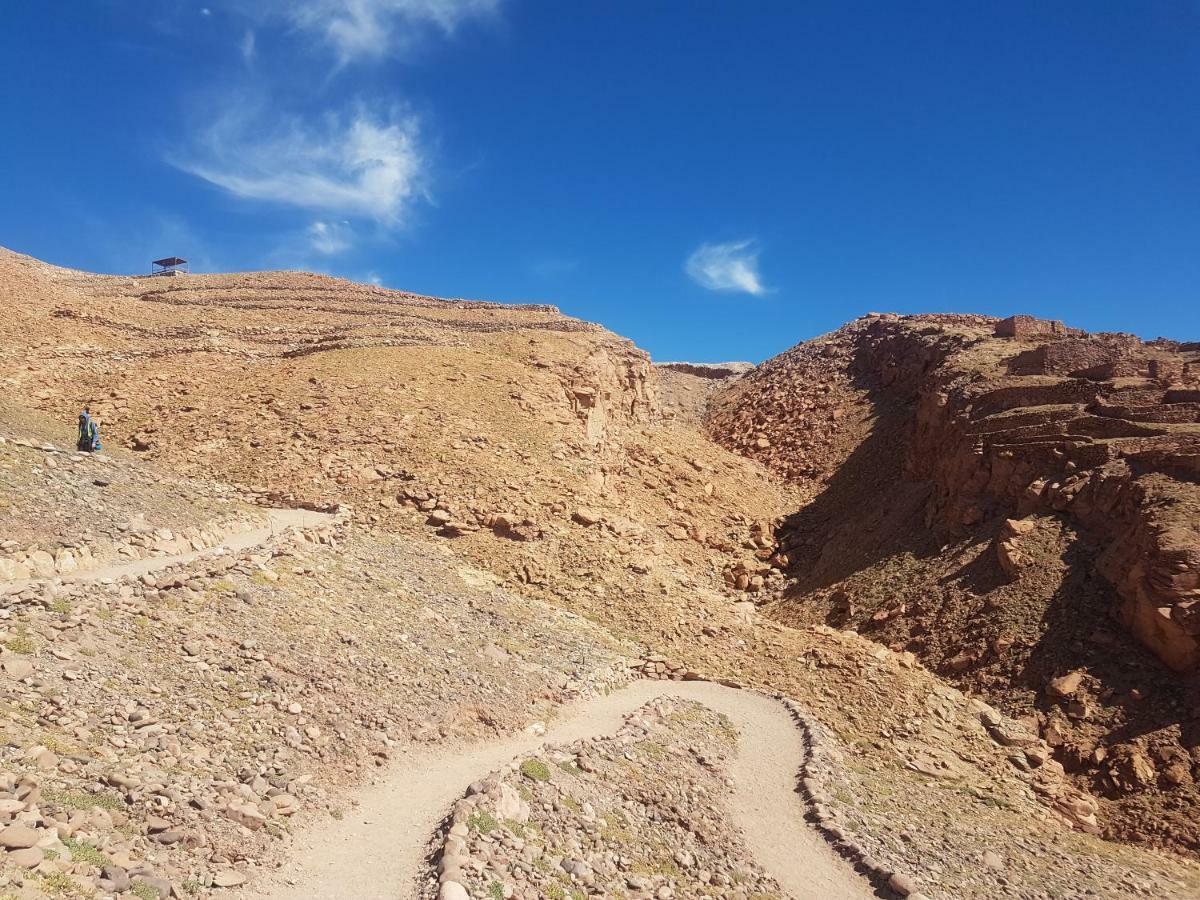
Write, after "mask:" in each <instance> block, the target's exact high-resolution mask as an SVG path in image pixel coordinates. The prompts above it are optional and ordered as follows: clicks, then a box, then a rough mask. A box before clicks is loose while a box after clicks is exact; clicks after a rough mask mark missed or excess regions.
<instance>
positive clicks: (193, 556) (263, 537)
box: [0, 509, 333, 593]
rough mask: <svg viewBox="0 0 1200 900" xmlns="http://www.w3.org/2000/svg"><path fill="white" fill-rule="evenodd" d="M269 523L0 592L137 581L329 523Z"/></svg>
mask: <svg viewBox="0 0 1200 900" xmlns="http://www.w3.org/2000/svg"><path fill="white" fill-rule="evenodd" d="M267 517H268V524H266V525H264V526H263V527H262V528H251V529H249V530H248V531H239V532H237V533H235V534H231V535H229V536H228V537H227V538H225V540H223V541H222V542H221V543H220V544H218V545H217V546H215V547H208V548H206V549H204V550H192V551H189V552H188V553H177V554H175V555H173V556H151V557H148V558H146V559H135V560H131V561H130V562H127V563H116V564H113V565H109V566H99V567H97V568H95V569H86V570H84V571H82V572H72V573H71V574H70V575H56V576H54V577H53V578H26V579H24V580H21V581H7V582H0V593H9V592H12V591H19V590H24V589H25V588H26V587H28V586H29V585H33V584H42V583H44V582H47V581H63V582H68V583H69V582H81V581H100V580H102V579H105V578H125V577H130V578H137V577H138V576H139V575H145V574H147V573H149V572H157V571H159V570H161V569H166V568H169V567H171V566H175V565H180V564H182V563H189V562H193V561H194V560H197V559H202V558H204V557H207V556H216V555H218V554H222V553H236V552H237V551H239V550H247V549H249V548H250V547H257V546H258V545H259V544H265V543H266V542H267V541H269V540H270V539H271V538H273V537H274V536H275V535H277V534H279V532H281V531H286V530H287V529H288V528H315V527H317V526H319V525H324V524H325V523H327V522H329V521H331V520H332V519H333V516H331V515H330V514H329V513H321V512H314V511H312V510H308V509H271V510H267Z"/></svg>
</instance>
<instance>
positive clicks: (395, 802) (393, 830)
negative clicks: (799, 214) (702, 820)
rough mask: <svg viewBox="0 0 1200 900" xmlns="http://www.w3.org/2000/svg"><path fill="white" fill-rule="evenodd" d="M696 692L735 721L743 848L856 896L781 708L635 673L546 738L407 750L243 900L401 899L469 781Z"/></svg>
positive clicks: (570, 708)
mask: <svg viewBox="0 0 1200 900" xmlns="http://www.w3.org/2000/svg"><path fill="white" fill-rule="evenodd" d="M664 695H671V696H678V697H682V698H684V699H687V700H695V701H697V702H699V703H702V704H704V705H705V706H707V707H709V708H710V709H712V710H714V711H716V712H720V713H724V714H725V715H727V716H728V717H729V718H730V719H731V720H732V722H733V724H734V725H735V726H736V727H737V729H738V733H739V738H738V753H737V757H736V759H735V760H734V763H733V766H732V775H733V779H734V796H733V799H732V807H731V809H730V810H729V812H730V814H731V815H732V817H733V819H734V821H735V823H736V824H737V825H738V827H739V828H740V829H741V831H742V833H743V835H744V837H745V841H746V845H747V847H748V848H749V850H750V852H751V853H753V854H754V857H755V859H756V860H757V861H758V863H759V865H761V866H762V867H763V869H764V870H765V871H767V872H768V873H769V874H771V875H772V876H774V877H775V879H776V880H777V881H778V882H779V884H780V885H781V886H782V887H783V889H784V890H785V891H786V892H787V894H788V896H789V897H792V898H794V900H865V898H869V897H873V896H875V894H873V893H872V891H871V889H870V888H869V887H868V885H867V882H866V881H865V879H863V878H862V877H861V876H859V875H858V874H857V873H856V872H855V871H854V870H853V869H852V868H851V866H850V865H849V864H848V863H847V862H846V861H845V860H843V859H841V858H840V857H838V856H837V855H836V854H835V853H834V852H833V850H832V849H831V848H830V847H829V846H828V845H827V844H826V843H825V841H824V840H823V839H822V838H821V837H820V836H819V835H818V834H817V833H816V832H815V831H814V830H813V829H812V828H811V827H810V826H809V825H808V824H807V823H806V822H805V820H804V812H805V806H804V802H803V801H802V800H801V799H800V796H799V795H798V794H797V793H796V779H797V775H798V773H799V772H800V768H801V764H802V763H803V760H804V747H803V744H802V741H801V736H800V733H799V731H798V730H797V727H796V723H795V722H794V721H793V720H792V718H791V716H790V714H789V713H788V711H787V710H786V709H785V708H784V706H783V705H782V704H781V703H779V702H777V701H774V700H771V699H769V698H767V697H764V696H762V695H759V694H755V693H751V692H749V691H739V690H735V689H733V688H727V687H722V686H721V685H717V684H711V683H709V682H663V681H638V682H635V683H633V684H632V685H630V686H629V687H627V688H625V689H623V690H621V691H617V692H614V693H612V694H609V695H607V696H604V697H597V698H594V699H590V700H586V701H579V702H575V703H570V704H567V705H566V706H564V707H563V708H562V710H561V711H560V715H559V717H558V718H557V719H556V720H555V722H554V723H553V724H552V725H551V726H550V728H549V730H548V731H547V733H546V734H545V735H544V736H541V737H533V736H530V735H524V734H521V735H515V736H512V737H508V738H504V739H501V740H497V741H492V742H489V743H487V744H477V745H472V746H468V747H465V748H463V749H461V750H459V751H447V750H445V749H434V750H425V749H422V750H413V751H409V752H408V753H406V754H404V755H402V756H400V757H399V758H398V759H396V761H395V762H394V763H393V764H392V767H391V769H390V772H389V774H388V775H387V776H386V778H385V780H384V781H383V782H382V783H380V784H376V785H374V786H371V787H368V788H366V789H364V790H363V791H362V792H361V793H360V794H359V796H358V800H359V804H360V805H358V806H357V807H354V808H353V811H352V812H351V813H350V814H348V815H347V816H346V818H344V819H342V820H341V821H330V822H325V823H319V824H317V825H315V826H314V827H312V828H310V829H309V830H308V831H305V832H301V834H300V835H299V836H298V838H297V840H296V843H295V845H294V847H293V849H292V854H291V860H290V862H289V863H288V865H287V866H285V868H284V869H282V870H281V872H280V873H279V874H278V875H275V876H273V878H272V880H271V881H270V882H260V884H259V885H258V886H257V889H256V890H247V891H245V892H244V893H243V894H242V895H241V896H242V897H243V898H246V900H251V898H253V900H309V898H313V897H321V898H324V900H404V898H410V897H412V896H413V895H414V893H415V890H416V887H417V881H418V878H419V877H420V875H421V874H422V872H423V865H424V854H425V852H426V847H427V845H428V842H429V839H430V838H431V837H432V835H433V834H434V832H435V831H436V830H437V828H438V825H439V823H440V822H441V820H442V818H443V817H444V816H445V814H446V812H447V810H448V809H449V808H450V806H451V805H452V804H453V803H454V801H455V800H456V799H458V798H459V797H461V796H462V794H463V792H464V791H465V790H466V787H467V785H469V784H470V783H471V782H472V781H474V780H476V779H478V778H481V777H483V776H484V775H486V774H488V773H489V772H491V771H492V770H493V769H496V768H499V767H500V766H503V765H504V764H505V763H508V762H510V761H511V760H512V759H513V758H514V757H517V756H521V755H525V754H529V753H532V752H534V751H536V750H538V749H539V748H540V747H542V746H543V745H544V744H547V743H555V744H566V743H570V742H572V741H575V740H579V739H582V738H589V737H596V736H602V735H609V734H612V733H614V732H616V731H617V730H618V729H619V728H620V726H621V724H622V721H623V719H624V717H625V716H626V715H628V714H629V713H631V712H633V711H634V710H635V709H637V708H638V707H639V706H641V705H642V704H644V703H646V702H647V701H649V700H652V699H654V698H656V697H660V696H664Z"/></svg>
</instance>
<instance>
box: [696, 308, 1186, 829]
mask: <svg viewBox="0 0 1200 900" xmlns="http://www.w3.org/2000/svg"><path fill="white" fill-rule="evenodd" d="M997 335H1002V336H997ZM1198 350H1200V347H1197V346H1195V345H1189V344H1179V343H1176V342H1171V341H1165V340H1159V341H1154V342H1142V341H1140V340H1138V339H1136V338H1134V337H1132V336H1129V335H1085V334H1083V333H1081V332H1077V331H1074V330H1072V329H1068V328H1066V327H1065V326H1060V325H1059V324H1057V323H1040V322H1038V321H1036V320H1030V319H1021V318H1019V317H1018V318H1017V319H1015V320H1008V321H1007V323H998V322H997V321H996V320H994V319H989V318H985V317H972V316H909V317H897V316H882V315H871V316H868V317H864V318H862V319H860V320H858V321H856V322H853V323H851V324H850V325H847V326H845V327H844V328H842V329H839V330H838V331H837V332H834V333H833V334H830V335H824V336H822V337H820V338H817V339H815V340H813V341H810V342H807V343H805V344H802V345H799V346H797V347H795V348H793V349H792V350H789V351H787V352H786V353H784V354H782V355H781V356H779V357H776V358H775V359H773V360H770V361H768V362H767V363H765V364H763V365H762V366H760V367H759V368H758V369H756V370H755V371H754V372H752V373H750V374H749V375H747V376H746V377H744V378H742V379H741V380H740V381H738V382H737V383H736V384H734V385H732V386H730V387H728V388H726V389H724V390H723V391H721V392H719V393H718V394H717V395H716V396H715V397H714V398H713V401H712V404H711V407H710V410H711V411H710V415H709V417H708V420H707V425H708V428H709V431H710V434H712V436H713V437H714V438H715V439H716V440H717V441H718V442H720V443H723V444H724V445H726V446H728V447H731V448H733V449H736V450H737V451H738V452H741V453H743V454H745V455H747V456H750V457H752V458H755V459H757V460H759V461H761V462H762V463H764V464H766V465H768V466H770V467H771V468H773V469H774V470H775V471H777V472H779V473H781V474H783V475H785V476H787V477H788V478H789V479H791V480H793V481H794V482H796V483H797V485H798V486H799V487H800V489H801V490H802V491H803V493H804V496H805V497H806V498H807V499H806V500H805V501H804V502H803V503H802V504H801V506H800V508H799V509H798V510H797V511H796V512H795V513H794V514H792V515H790V516H787V517H785V519H784V520H782V522H780V523H777V527H776V528H775V529H774V532H773V537H774V540H775V546H774V548H773V549H774V551H775V552H774V556H773V559H775V560H781V561H783V562H784V565H783V570H784V572H785V575H786V579H787V580H786V582H785V586H784V587H783V589H782V590H780V591H777V592H775V591H771V592H766V593H765V594H762V595H758V596H756V598H755V599H756V600H757V601H758V603H759V604H760V605H761V606H765V607H766V612H767V613H768V614H769V615H771V616H772V617H774V618H776V619H777V620H779V621H783V622H785V623H787V624H792V625H805V624H807V625H811V624H815V623H824V624H830V625H834V626H836V627H839V628H846V627H852V628H855V629H856V630H859V631H862V632H865V633H869V634H870V635H871V636H872V637H873V638H874V639H876V640H879V641H881V642H884V643H886V644H887V645H888V646H890V647H891V648H892V649H893V650H907V651H911V652H913V653H916V654H918V655H920V656H921V657H922V658H923V660H924V661H925V663H926V664H927V665H929V666H930V667H931V668H936V669H937V670H938V671H939V672H940V673H941V674H943V675H944V676H945V677H947V678H949V679H951V680H953V681H955V682H957V683H962V684H964V685H969V686H970V687H971V689H972V690H974V691H978V692H980V693H982V694H983V695H984V696H988V697H989V698H991V699H992V700H993V702H995V703H997V705H1000V706H1002V707H1003V708H1004V709H1005V711H1006V712H1008V713H1009V714H1011V715H1013V716H1014V717H1023V718H1024V719H1025V720H1026V721H1028V723H1029V725H1030V727H1031V729H1032V730H1034V731H1037V730H1040V731H1041V733H1042V734H1043V736H1045V737H1046V738H1047V740H1048V742H1049V743H1051V746H1053V747H1054V750H1055V754H1056V756H1057V757H1059V758H1060V759H1061V761H1062V762H1063V764H1064V765H1065V766H1066V767H1067V769H1068V772H1069V773H1070V774H1072V775H1075V776H1077V777H1078V778H1079V779H1080V780H1081V783H1085V782H1086V784H1087V786H1088V787H1089V789H1092V790H1095V791H1097V792H1098V793H1099V794H1101V795H1102V796H1104V797H1106V798H1108V799H1109V800H1112V801H1115V802H1118V803H1120V804H1121V810H1120V811H1119V812H1118V813H1114V815H1113V819H1115V820H1116V824H1113V822H1112V821H1111V820H1110V824H1109V825H1108V826H1107V827H1108V831H1107V832H1106V833H1108V834H1109V835H1110V836H1120V837H1127V836H1138V837H1149V839H1151V840H1154V841H1155V842H1160V843H1170V844H1173V845H1175V846H1188V847H1192V848H1194V847H1197V846H1200V828H1197V827H1196V826H1195V824H1194V822H1195V815H1194V810H1195V809H1197V808H1200V793H1198V792H1195V791H1194V790H1193V787H1192V785H1193V784H1194V782H1195V780H1196V777H1197V775H1198V774H1200V756H1198V755H1196V754H1195V752H1194V748H1195V734H1196V719H1195V716H1196V710H1197V707H1196V706H1195V699H1194V697H1193V696H1191V695H1190V694H1189V693H1188V689H1187V683H1188V682H1187V680H1186V677H1187V676H1191V675H1193V674H1194V673H1196V672H1198V671H1200V478H1198V477H1197V476H1198V475H1200V353H1198V352H1197V351H1198ZM764 552H767V551H765V550H764ZM1121 631H1124V632H1125V633H1124V634H1121ZM1126 635H1128V636H1130V637H1126ZM1130 638H1132V639H1130ZM1135 641H1136V642H1137V643H1140V644H1141V645H1143V647H1144V648H1146V650H1148V651H1149V652H1148V653H1143V652H1141V651H1140V650H1139V648H1138V647H1137V646H1136V644H1135ZM1164 667H1167V668H1169V670H1170V671H1166V670H1165V669H1164ZM1072 673H1080V674H1079V675H1078V679H1076V678H1075V677H1068V676H1071V675H1072ZM1172 673H1176V674H1172ZM1179 675H1183V676H1185V678H1184V679H1181V678H1179V677H1178V676H1179ZM1064 679H1065V680H1064ZM1076 680H1078V684H1076V683H1074V682H1075V681H1076ZM1118 748H1120V749H1121V753H1120V754H1117V753H1115V750H1116V749H1118ZM1115 759H1116V760H1119V761H1117V762H1114V760H1115ZM1143 759H1148V760H1151V761H1152V763H1153V766H1154V767H1153V770H1152V769H1151V768H1148V767H1147V766H1146V765H1143V764H1142V762H1141V761H1142V760H1143ZM1130 760H1133V761H1132V762H1131V761H1130ZM1166 760H1169V762H1164V763H1163V764H1162V765H1159V762H1158V761H1166ZM1164 793H1169V794H1170V798H1169V799H1167V798H1165V797H1163V796H1162V795H1163V794H1164ZM1189 811H1190V812H1189Z"/></svg>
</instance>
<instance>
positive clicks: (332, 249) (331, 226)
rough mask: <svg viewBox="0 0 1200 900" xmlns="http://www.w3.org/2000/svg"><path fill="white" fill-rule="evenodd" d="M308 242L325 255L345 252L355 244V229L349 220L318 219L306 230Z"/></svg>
mask: <svg viewBox="0 0 1200 900" xmlns="http://www.w3.org/2000/svg"><path fill="white" fill-rule="evenodd" d="M305 235H306V237H307V238H308V244H309V246H310V247H312V249H313V250H315V251H316V252H317V253H320V254H322V255H323V256H334V255H335V254H338V253H344V252H346V251H347V250H349V249H350V248H351V247H352V246H354V231H353V229H351V228H350V223H349V222H326V221H323V220H320V219H318V220H317V221H315V222H313V223H312V224H311V225H309V226H308V228H307V230H306V231H305Z"/></svg>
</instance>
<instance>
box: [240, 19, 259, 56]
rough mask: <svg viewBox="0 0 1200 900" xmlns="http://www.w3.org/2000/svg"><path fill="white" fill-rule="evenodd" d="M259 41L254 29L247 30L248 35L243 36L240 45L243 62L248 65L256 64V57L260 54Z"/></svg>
mask: <svg viewBox="0 0 1200 900" xmlns="http://www.w3.org/2000/svg"><path fill="white" fill-rule="evenodd" d="M257 44H258V39H257V38H256V37H255V35H254V29H253V28H247V29H246V33H245V34H243V35H242V42H241V44H240V45H239V47H240V49H241V51H242V62H244V63H245V64H246V65H250V63H252V62H254V56H255V54H256V53H257V52H258V47H257Z"/></svg>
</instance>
